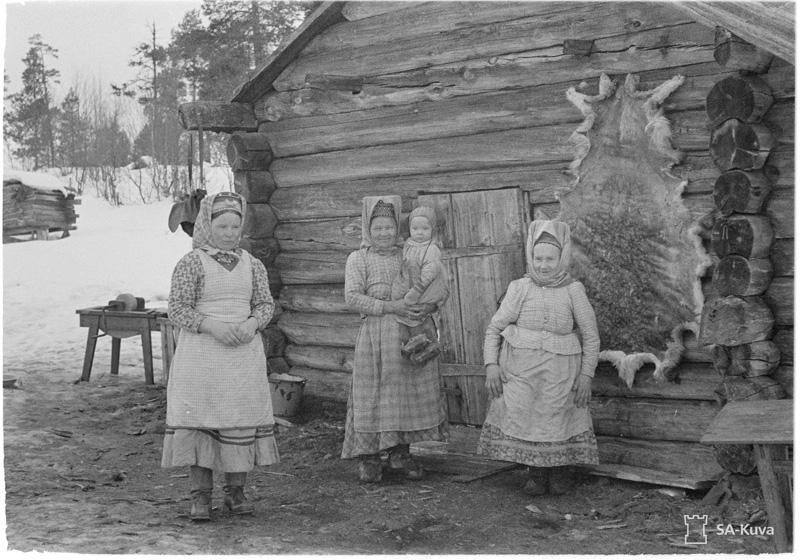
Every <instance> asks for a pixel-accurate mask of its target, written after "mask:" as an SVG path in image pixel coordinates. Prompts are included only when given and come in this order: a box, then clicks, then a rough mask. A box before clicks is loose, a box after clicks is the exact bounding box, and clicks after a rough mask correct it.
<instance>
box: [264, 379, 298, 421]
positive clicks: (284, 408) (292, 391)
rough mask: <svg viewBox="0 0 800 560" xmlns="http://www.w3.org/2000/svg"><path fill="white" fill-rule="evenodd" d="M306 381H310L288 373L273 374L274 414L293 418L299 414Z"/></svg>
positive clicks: (271, 381)
mask: <svg viewBox="0 0 800 560" xmlns="http://www.w3.org/2000/svg"><path fill="white" fill-rule="evenodd" d="M306 381H308V380H307V379H303V378H302V377H297V376H296V375H289V374H288V373H273V374H272V375H270V376H269V389H270V393H272V413H273V414H274V415H275V416H287V417H292V416H294V415H295V414H297V411H298V410H299V409H300V401H302V400H303V387H304V386H305V384H306Z"/></svg>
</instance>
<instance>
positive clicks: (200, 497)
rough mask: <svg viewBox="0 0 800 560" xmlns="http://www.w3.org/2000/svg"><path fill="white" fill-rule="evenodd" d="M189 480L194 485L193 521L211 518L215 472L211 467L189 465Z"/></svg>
mask: <svg viewBox="0 0 800 560" xmlns="http://www.w3.org/2000/svg"><path fill="white" fill-rule="evenodd" d="M189 481H190V484H191V487H192V492H191V493H192V511H191V512H190V513H189V518H190V519H191V520H192V521H208V520H210V519H211V490H212V489H213V487H214V473H213V472H212V471H211V469H207V468H205V467H198V466H196V465H192V466H191V467H189Z"/></svg>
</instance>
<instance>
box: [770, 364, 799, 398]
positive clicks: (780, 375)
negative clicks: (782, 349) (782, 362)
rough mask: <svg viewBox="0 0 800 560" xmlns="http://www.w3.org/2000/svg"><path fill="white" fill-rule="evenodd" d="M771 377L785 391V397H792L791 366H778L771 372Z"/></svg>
mask: <svg viewBox="0 0 800 560" xmlns="http://www.w3.org/2000/svg"><path fill="white" fill-rule="evenodd" d="M772 378H773V379H774V380H775V381H777V382H778V383H780V385H781V387H783V390H784V391H785V392H786V397H787V398H789V399H793V398H794V368H793V367H791V366H779V367H778V369H777V370H775V371H774V372H772Z"/></svg>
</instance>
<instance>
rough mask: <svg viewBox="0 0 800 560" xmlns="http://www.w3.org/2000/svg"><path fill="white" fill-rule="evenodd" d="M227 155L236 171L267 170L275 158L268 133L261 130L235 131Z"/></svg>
mask: <svg viewBox="0 0 800 560" xmlns="http://www.w3.org/2000/svg"><path fill="white" fill-rule="evenodd" d="M227 156H228V165H230V166H231V169H233V170H234V171H267V170H268V169H269V166H270V164H271V163H272V158H273V156H272V148H270V145H269V141H268V140H267V135H266V134H261V133H259V132H234V133H233V134H232V135H231V137H230V139H229V140H228V146H227Z"/></svg>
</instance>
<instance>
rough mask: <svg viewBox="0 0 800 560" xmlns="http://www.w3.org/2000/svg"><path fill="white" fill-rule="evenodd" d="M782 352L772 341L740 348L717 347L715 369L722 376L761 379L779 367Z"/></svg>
mask: <svg viewBox="0 0 800 560" xmlns="http://www.w3.org/2000/svg"><path fill="white" fill-rule="evenodd" d="M780 360H781V351H780V348H778V345H777V344H775V343H774V342H773V341H771V340H762V341H760V342H753V343H752V344H742V345H739V346H715V347H714V368H715V369H716V370H717V371H718V372H719V373H720V374H722V375H728V376H740V377H759V376H762V375H769V374H770V373H772V372H773V371H774V370H775V369H776V368H777V367H778V365H779V363H780Z"/></svg>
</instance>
